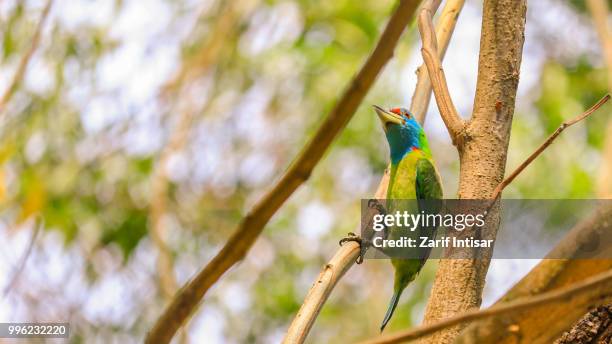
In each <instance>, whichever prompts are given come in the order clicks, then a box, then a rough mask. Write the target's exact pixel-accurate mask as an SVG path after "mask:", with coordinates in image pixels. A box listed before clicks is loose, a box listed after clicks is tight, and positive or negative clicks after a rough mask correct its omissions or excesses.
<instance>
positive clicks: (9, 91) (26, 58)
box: [0, 0, 53, 115]
mask: <svg viewBox="0 0 612 344" xmlns="http://www.w3.org/2000/svg"><path fill="white" fill-rule="evenodd" d="M52 5H53V0H47V3H46V5H45V7H44V9H43V11H42V14H41V15H40V20H39V21H38V24H37V25H36V29H35V30H34V36H32V42H31V44H30V47H29V48H28V50H27V51H26V53H25V54H24V55H23V56H22V57H21V60H19V65H18V66H17V70H16V71H15V74H14V75H13V79H11V83H10V84H9V86H8V87H7V88H6V90H5V91H4V94H3V95H2V97H1V98H0V115H1V114H2V113H4V110H5V108H6V105H7V104H8V102H9V101H10V100H11V98H12V97H13V93H15V90H17V86H18V85H19V83H21V80H22V79H23V77H24V75H25V72H26V69H27V67H28V63H29V62H30V59H31V58H32V55H34V52H35V51H36V48H38V44H39V43H40V36H41V35H42V30H43V28H44V27H45V23H46V21H47V18H48V17H49V12H50V11H51V6H52Z"/></svg>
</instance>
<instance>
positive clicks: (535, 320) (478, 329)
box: [455, 201, 612, 344]
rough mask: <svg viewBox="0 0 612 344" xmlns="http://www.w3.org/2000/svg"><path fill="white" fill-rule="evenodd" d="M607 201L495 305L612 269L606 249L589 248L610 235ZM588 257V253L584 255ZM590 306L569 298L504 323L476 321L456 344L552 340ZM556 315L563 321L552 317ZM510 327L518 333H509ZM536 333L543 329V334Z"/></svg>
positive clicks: (611, 223) (611, 225)
mask: <svg viewBox="0 0 612 344" xmlns="http://www.w3.org/2000/svg"><path fill="white" fill-rule="evenodd" d="M611 219H612V203H611V202H609V201H604V202H603V204H602V205H601V206H599V207H598V208H597V209H595V210H594V212H593V214H592V215H591V216H589V217H587V218H585V219H584V220H582V221H580V222H579V223H578V224H577V225H576V226H574V228H573V229H572V230H571V231H570V232H569V233H568V234H567V235H566V236H565V237H564V238H563V240H562V241H561V242H560V243H559V244H557V246H555V248H554V249H552V250H551V251H550V252H549V253H548V254H547V255H546V257H545V258H544V259H543V260H542V261H540V263H539V264H538V265H537V266H536V267H535V268H533V269H532V270H531V271H530V272H529V273H528V274H527V275H526V276H524V277H523V278H522V279H521V280H520V281H519V282H518V283H517V284H516V285H514V286H513V287H512V288H511V289H510V290H509V291H508V292H507V293H506V294H505V295H504V296H502V297H501V298H500V299H499V300H498V301H497V302H496V304H501V303H506V302H510V301H514V300H517V299H521V298H525V297H530V296H533V295H537V294H539V293H543V292H546V291H549V290H553V289H558V288H563V287H565V286H568V285H571V284H573V283H575V282H577V281H581V280H585V279H587V278H590V277H591V276H594V275H597V274H599V273H602V272H607V271H610V270H611V269H612V260H610V259H606V257H610V253H611V252H610V248H609V247H608V246H606V247H607V250H601V251H598V252H595V253H596V254H595V255H593V254H592V253H589V252H591V251H592V248H593V247H594V245H604V244H605V242H609V240H607V239H605V242H602V240H601V238H607V237H609V233H610V231H612V221H611ZM585 253H588V254H585ZM592 305H593V303H589V302H588V300H575V301H574V302H572V304H571V305H570V306H561V305H559V306H557V305H555V304H551V305H549V307H548V308H547V309H533V310H531V311H525V312H522V313H520V314H517V315H516V316H510V315H509V316H507V317H505V318H504V319H494V318H491V319H488V320H486V321H479V322H477V323H474V324H472V325H470V326H469V327H467V328H466V329H465V330H464V331H463V332H461V334H460V335H459V337H457V338H456V339H455V343H456V344H462V343H465V344H468V343H475V342H483V343H514V342H515V340H516V337H517V336H520V337H521V338H522V339H523V340H524V341H525V342H529V339H530V338H536V337H537V338H538V340H539V341H541V342H552V341H553V340H554V339H555V338H556V337H557V336H558V334H560V333H561V332H563V331H564V330H566V329H567V328H568V327H569V326H571V324H572V322H573V321H574V320H575V319H578V318H579V317H581V316H582V315H584V312H586V310H587V309H585V308H590V307H591V306H592ZM560 312H562V313H563V314H564V316H563V317H559V316H557V314H559V313H560ZM510 325H513V326H514V327H515V328H518V329H519V332H510V331H509V330H508V328H509V326H510ZM542 329H547V331H546V334H544V333H543V332H542Z"/></svg>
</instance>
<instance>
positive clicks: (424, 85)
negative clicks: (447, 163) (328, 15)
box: [284, 0, 465, 343]
mask: <svg viewBox="0 0 612 344" xmlns="http://www.w3.org/2000/svg"><path fill="white" fill-rule="evenodd" d="M464 2H465V1H464V0H449V1H447V2H446V5H445V6H444V8H443V10H442V14H441V15H440V20H439V22H438V25H437V26H436V32H439V33H440V34H439V35H438V44H439V45H440V46H441V47H442V49H441V50H440V58H441V59H442V58H444V53H445V52H446V48H447V47H448V44H449V42H450V39H451V37H452V34H453V31H454V29H455V24H456V22H457V18H458V17H459V13H460V12H461V9H462V8H463V4H464ZM425 71H426V70H425V67H424V65H422V66H421V67H419V68H418V70H417V76H418V79H417V85H416V88H415V90H414V94H413V95H412V102H411V107H410V112H412V113H413V114H414V116H415V117H416V118H417V119H418V121H419V122H420V123H421V124H423V123H424V121H425V115H426V111H427V106H428V104H429V100H430V98H431V82H430V80H429V76H428V74H427V73H425ZM388 185H389V169H386V170H385V173H384V174H383V177H382V178H381V181H380V183H379V184H378V188H377V190H376V193H375V195H374V198H376V199H384V198H386V196H387V187H388ZM349 244H350V245H351V246H353V245H355V244H354V243H351V242H348V243H346V244H345V245H344V246H347V245H349ZM345 252H346V250H345V249H344V248H343V247H341V248H339V249H338V251H337V252H336V254H335V255H334V258H332V261H334V260H336V261H339V259H338V258H337V257H339V256H341V257H342V256H344V255H345V254H346V253H345ZM355 258H356V257H354V258H353V259H342V260H341V262H342V264H343V265H337V264H334V267H335V268H336V270H337V271H343V273H344V271H347V270H348V269H350V268H351V267H352V266H353V264H354V263H355ZM326 270H327V266H326V267H324V269H323V271H322V272H321V275H322V274H323V273H324V272H325V271H326ZM321 275H319V278H317V281H320V280H321ZM340 277H342V276H338V277H337V278H338V279H339V278H340ZM336 283H337V280H336V281H334V282H333V284H331V283H326V284H320V283H314V284H313V286H312V287H311V289H310V291H309V292H308V294H307V296H306V298H305V300H304V303H303V304H302V306H301V307H300V310H299V312H298V313H297V315H296V317H295V318H294V319H293V321H292V323H291V325H290V326H289V330H288V331H287V334H286V336H285V339H284V342H285V343H302V342H303V341H304V340H305V339H306V336H307V335H308V332H309V331H310V328H311V327H312V325H313V324H314V321H315V320H316V318H317V316H318V314H319V312H320V310H321V308H322V307H323V304H324V303H325V301H326V300H327V298H328V297H329V294H330V293H331V291H332V289H333V288H334V287H335V285H336Z"/></svg>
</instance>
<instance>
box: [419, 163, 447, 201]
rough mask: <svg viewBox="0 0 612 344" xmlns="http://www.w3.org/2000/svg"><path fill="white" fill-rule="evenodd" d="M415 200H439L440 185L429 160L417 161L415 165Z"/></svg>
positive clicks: (440, 196)
mask: <svg viewBox="0 0 612 344" xmlns="http://www.w3.org/2000/svg"><path fill="white" fill-rule="evenodd" d="M416 196H417V199H441V198H442V185H441V184H440V177H439V176H438V172H437V171H436V168H435V167H434V165H433V164H432V163H431V161H430V160H429V159H419V161H417V163H416Z"/></svg>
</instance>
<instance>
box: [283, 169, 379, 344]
mask: <svg viewBox="0 0 612 344" xmlns="http://www.w3.org/2000/svg"><path fill="white" fill-rule="evenodd" d="M388 184H389V170H388V169H387V170H385V174H384V175H383V178H382V181H381V183H380V185H379V186H378V190H376V193H375V195H374V198H376V199H384V198H385V197H386V195H387V185H388ZM359 250H360V246H359V244H358V243H356V242H354V241H349V242H347V243H345V244H343V245H342V246H341V247H340V248H339V249H338V251H337V252H336V254H335V255H334V257H333V258H332V259H331V260H330V261H329V263H327V264H326V265H325V266H324V267H323V270H322V271H321V273H320V274H319V277H317V280H316V281H315V283H314V284H313V285H312V287H311V288H310V290H309V291H308V294H307V295H306V298H305V299H304V303H302V306H301V307H300V310H299V311H298V313H297V314H296V316H295V318H294V319H293V321H292V322H291V325H289V329H288V330H287V334H286V335H285V339H284V340H283V343H284V344H301V343H303V342H304V341H305V340H306V337H307V336H308V333H309V331H310V329H311V328H312V325H313V324H314V322H315V320H316V319H317V316H318V315H319V312H320V311H321V308H323V305H324V304H325V301H327V298H328V297H329V295H330V294H331V292H332V290H333V289H334V287H335V286H336V283H338V281H339V280H340V278H342V276H343V275H344V273H345V272H346V271H348V269H350V268H351V266H353V264H354V263H355V260H356V259H357V256H358V255H359Z"/></svg>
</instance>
